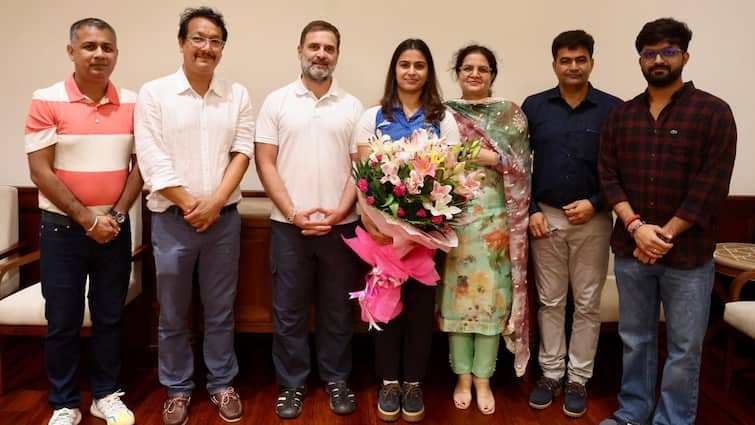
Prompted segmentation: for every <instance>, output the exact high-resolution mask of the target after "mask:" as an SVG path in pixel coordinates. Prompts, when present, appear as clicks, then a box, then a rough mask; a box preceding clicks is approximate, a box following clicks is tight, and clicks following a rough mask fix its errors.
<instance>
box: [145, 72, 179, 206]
mask: <svg viewBox="0 0 755 425" xmlns="http://www.w3.org/2000/svg"><path fill="white" fill-rule="evenodd" d="M161 118H162V117H161V111H160V105H159V104H158V102H157V101H156V99H155V96H154V93H152V91H151V90H150V87H149V86H144V87H142V89H141V90H140V91H139V96H138V97H137V100H136V107H135V109H134V141H135V144H136V157H137V159H138V161H139V168H140V170H141V173H142V177H143V178H144V182H145V183H146V185H147V187H149V188H150V190H151V191H153V192H156V191H159V190H162V189H165V188H167V187H176V186H185V184H184V183H183V182H182V181H181V179H180V178H179V177H178V175H177V174H176V173H175V171H174V168H173V161H172V160H171V157H170V156H169V155H168V153H167V152H166V151H165V141H164V139H163V128H162V119H161Z"/></svg>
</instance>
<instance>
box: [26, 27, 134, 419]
mask: <svg viewBox="0 0 755 425" xmlns="http://www.w3.org/2000/svg"><path fill="white" fill-rule="evenodd" d="M67 50H68V56H69V58H70V59H71V62H73V64H74V72H73V74H72V75H71V76H69V77H68V78H67V79H66V80H65V81H61V82H59V83H56V84H54V85H52V86H50V87H47V88H44V89H41V90H37V91H36V92H34V96H33V98H32V102H31V107H30V108H29V114H28V116H27V119H26V129H25V145H26V152H27V154H28V159H29V171H30V173H31V179H32V181H33V182H34V184H35V185H36V186H37V188H38V189H39V208H40V209H41V210H42V213H41V215H42V221H41V226H40V251H41V259H40V274H41V280H42V295H43V296H44V297H45V299H46V300H47V301H48V302H47V303H46V306H45V317H46V318H47V323H48V328H47V329H48V330H47V338H46V339H45V357H46V362H45V363H46V367H47V377H48V380H49V381H50V396H49V403H50V405H51V406H52V408H53V409H54V412H53V415H52V417H51V418H50V422H49V424H51V425H52V424H54V425H69V424H74V425H75V424H78V423H79V422H80V421H81V412H80V411H79V405H80V404H81V402H82V400H81V393H80V392H79V388H78V381H79V378H78V370H79V354H80V353H79V346H80V342H79V329H80V327H81V323H82V320H83V317H84V302H85V296H86V297H87V298H88V300H87V301H88V302H89V307H90V312H91V317H92V365H91V370H90V380H91V391H92V398H93V401H92V405H91V407H90V413H91V414H92V415H93V416H95V417H98V418H101V419H103V420H105V421H106V422H107V424H108V425H131V424H133V423H134V415H133V413H132V412H131V411H130V410H129V409H128V408H127V407H126V406H125V405H124V404H123V402H122V401H121V400H120V397H121V396H122V395H123V392H122V390H121V387H120V381H119V376H120V369H121V315H122V311H123V304H124V302H125V300H126V292H127V290H128V284H129V274H130V268H131V267H130V258H131V232H130V226H129V222H128V220H129V219H128V210H129V208H130V207H131V204H132V203H133V202H134V200H135V199H136V197H137V196H139V193H140V191H141V188H142V177H141V174H140V173H139V169H138V167H137V164H136V157H135V155H134V154H133V152H134V136H133V129H134V125H133V112H134V103H135V100H136V95H135V93H134V92H131V91H128V90H123V89H121V90H119V89H117V88H116V87H115V86H114V85H113V84H112V83H111V82H110V75H111V74H112V72H113V69H114V68H115V64H116V61H117V59H118V48H117V44H116V35H115V30H114V29H113V28H112V27H111V26H110V25H109V24H108V23H107V22H105V21H103V20H101V19H98V18H86V19H82V20H79V21H77V22H74V23H73V25H71V29H70V43H69V44H68V46H67ZM87 280H88V282H89V292H88V294H85V288H86V284H87Z"/></svg>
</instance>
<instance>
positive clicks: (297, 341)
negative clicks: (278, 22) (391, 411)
mask: <svg viewBox="0 0 755 425" xmlns="http://www.w3.org/2000/svg"><path fill="white" fill-rule="evenodd" d="M340 41H341V39H340V33H339V32H338V29H337V28H336V27H335V26H333V25H332V24H330V23H328V22H325V21H313V22H310V23H309V24H307V25H306V26H305V27H304V29H303V30H302V32H301V37H300V39H299V46H298V48H297V51H298V55H299V60H300V62H301V75H300V77H299V78H297V79H296V81H294V82H293V83H291V84H289V85H287V86H284V87H282V88H280V89H278V90H276V91H274V92H273V93H271V94H270V95H269V96H268V97H267V99H266V100H265V102H264V104H263V105H262V108H261V110H260V113H259V116H258V117H257V132H256V137H255V159H256V165H257V172H258V174H259V176H260V180H261V181H262V184H263V186H264V187H265V191H266V192H267V194H268V196H269V197H270V198H271V199H272V201H273V203H274V208H273V212H272V215H271V217H270V218H271V220H272V240H271V248H270V254H271V269H272V270H271V271H272V276H273V363H274V364H275V370H276V377H277V380H278V383H279V384H280V386H281V390H280V396H279V398H278V401H277V404H276V406H275V412H276V413H277V414H278V416H279V417H281V418H284V419H289V418H295V417H297V416H299V414H301V410H302V403H303V399H304V384H305V382H306V379H307V375H309V371H310V364H309V363H310V362H309V359H310V355H309V343H308V332H307V328H308V326H307V311H308V307H309V303H310V299H309V295H310V293H311V292H312V289H313V288H314V294H315V298H316V311H317V320H316V341H315V342H316V345H317V347H316V349H317V361H318V366H319V368H318V369H319V372H320V378H321V379H322V380H323V381H324V382H326V392H327V393H328V395H329V397H330V408H331V409H332V410H333V411H334V412H335V413H337V414H340V415H347V414H350V413H352V412H353V411H354V409H355V408H356V399H355V398H354V394H353V392H352V391H351V390H350V389H349V387H348V386H347V384H346V380H347V379H348V376H349V373H350V372H351V336H352V332H353V323H352V321H353V320H352V313H351V302H350V301H349V295H348V293H349V291H350V290H353V289H354V282H355V281H356V278H357V273H358V267H359V259H358V258H357V257H356V255H355V254H354V253H353V252H352V251H351V250H350V249H349V248H348V247H347V246H346V244H345V243H343V241H342V239H341V236H346V237H351V236H353V234H354V229H355V227H356V222H357V215H356V212H355V207H354V203H355V200H356V192H355V190H354V188H353V185H352V183H351V164H352V160H354V159H356V151H357V149H356V144H355V143H353V142H352V139H353V137H352V132H353V130H354V127H355V125H356V123H357V122H358V120H359V117H360V115H361V113H362V104H361V103H360V102H359V100H357V99H356V98H355V97H354V96H352V95H350V94H348V93H346V92H345V91H344V90H342V89H341V88H339V87H338V85H337V84H336V82H335V80H334V79H333V71H334V70H335V67H336V63H337V61H338V54H339V48H340Z"/></svg>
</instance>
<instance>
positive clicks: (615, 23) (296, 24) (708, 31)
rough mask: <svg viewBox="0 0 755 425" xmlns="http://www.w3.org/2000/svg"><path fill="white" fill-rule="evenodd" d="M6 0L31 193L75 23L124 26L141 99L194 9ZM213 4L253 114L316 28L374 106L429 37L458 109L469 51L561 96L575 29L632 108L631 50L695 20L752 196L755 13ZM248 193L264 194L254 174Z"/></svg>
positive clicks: (11, 142)
mask: <svg viewBox="0 0 755 425" xmlns="http://www.w3.org/2000/svg"><path fill="white" fill-rule="evenodd" d="M2 1H3V3H5V4H4V7H3V10H4V11H5V12H3V13H2V14H0V28H2V30H1V31H2V36H3V37H2V40H3V48H2V52H3V56H4V57H5V60H4V62H5V65H4V66H3V67H2V71H0V72H2V78H0V84H2V94H3V101H2V102H0V128H1V129H2V138H0V161H2V162H1V163H0V164H1V166H0V184H11V185H30V184H31V181H30V180H29V175H28V170H27V166H26V156H25V154H24V150H23V125H24V119H25V114H26V110H27V108H28V105H29V100H30V96H31V93H32V91H33V90H35V89H36V88H40V87H43V86H47V85H49V84H52V83H54V82H55V81H58V80H61V79H63V78H64V77H66V76H67V75H68V73H70V72H71V70H72V65H71V63H70V62H69V61H68V58H67V56H66V52H65V45H66V42H67V31H68V27H69V25H70V24H71V23H72V22H73V21H75V20H77V19H80V18H82V17H87V16H96V17H101V18H103V19H105V20H107V21H108V22H110V24H112V25H113V26H114V27H115V29H116V31H117V32H118V45H119V48H120V57H119V61H118V66H117V67H116V71H115V73H114V75H113V80H114V81H115V82H116V83H118V84H119V85H122V86H124V87H128V88H131V89H134V90H138V88H139V87H140V86H141V85H142V84H143V83H145V82H146V81H148V80H151V79H154V78H156V77H159V76H162V75H164V74H167V73H171V72H174V71H175V70H176V69H178V67H179V65H180V61H181V57H180V56H179V52H178V47H177V42H176V32H177V24H178V15H179V13H180V12H181V10H182V9H183V8H184V7H185V6H187V2H185V1H175V0H160V1H145V0H130V1H110V0H101V1H98V2H89V1H80V0H71V1H68V2H60V1H42V0H27V1H21V2H11V1H9V0H2ZM206 3H207V4H208V5H209V6H213V7H216V8H218V9H219V10H221V11H222V12H223V13H224V14H225V16H226V20H227V25H228V29H229V34H230V35H229V42H228V45H227V47H226V49H225V52H224V56H223V60H222V63H221V65H220V66H219V68H218V72H219V73H220V74H222V75H223V76H225V77H227V78H230V79H233V80H237V81H239V82H241V83H243V84H244V85H246V86H247V87H248V88H249V90H250V93H251V95H252V102H253V104H254V107H255V109H258V108H259V106H260V104H261V103H262V101H263V100H264V98H265V96H266V95H267V94H268V93H269V92H270V91H271V90H273V89H275V88H277V87H279V86H281V85H283V84H286V83H288V82H289V81H292V80H293V79H294V78H295V77H296V76H297V74H298V69H299V68H298V62H297V58H296V45H297V44H298V37H299V32H300V31H301V28H302V27H303V26H304V25H305V24H306V23H307V22H309V21H310V20H312V19H318V18H321V19H326V20H328V21H331V22H332V23H334V24H335V25H336V26H338V27H339V29H340V30H341V34H342V46H341V57H340V61H339V64H338V69H337V71H336V76H337V78H338V79H339V84H340V85H341V86H343V87H345V88H346V89H348V90H349V91H351V92H352V93H353V94H354V95H356V96H357V97H358V98H360V99H361V100H362V102H364V104H365V105H370V104H373V103H375V101H376V100H377V99H378V98H379V96H380V93H381V91H382V85H383V81H384V78H385V71H386V68H387V66H388V61H389V59H390V55H391V53H392V51H393V48H394V47H395V46H396V44H398V42H400V41H401V40H403V39H405V38H407V37H419V38H423V39H424V40H425V41H427V43H428V44H429V45H430V47H431V49H432V51H433V55H434V57H435V61H436V66H437V67H438V68H439V77H440V80H441V82H442V88H443V91H444V94H445V95H446V97H449V98H450V97H456V96H458V95H459V90H458V89H457V87H456V84H455V83H454V82H453V80H452V79H451V75H450V73H449V72H447V69H448V67H449V66H450V57H451V55H452V53H453V52H454V50H455V49H457V48H459V47H461V46H462V45H463V44H464V43H466V42H469V41H477V42H480V43H483V44H485V45H488V46H490V47H492V48H493V49H494V50H495V51H496V52H497V54H498V57H499V70H500V75H499V77H498V81H497V82H496V84H495V86H494V89H495V92H496V94H497V95H500V96H503V97H506V98H509V99H511V100H513V101H515V102H517V103H521V102H522V100H523V99H524V98H525V97H526V96H527V95H528V94H531V93H534V92H536V91H540V90H543V89H546V88H549V87H552V86H554V85H555V78H554V76H553V73H552V71H551V57H550V43H551V40H552V39H553V37H554V36H555V35H556V34H557V33H558V32H560V31H562V30H566V29H576V28H583V29H585V30H586V31H588V32H589V33H591V34H592V35H593V36H594V37H595V40H596V50H595V62H596V65H595V69H594V71H593V75H592V82H593V83H594V84H595V86H597V87H599V88H601V89H604V90H606V91H609V92H612V93H614V94H616V95H617V96H619V97H622V98H624V99H628V98H630V97H632V96H634V95H635V94H637V93H638V92H640V91H641V90H643V89H644V87H645V83H644V79H643V78H642V75H641V73H640V70H639V66H638V64H637V55H636V52H635V51H634V47H633V46H634V38H635V36H636V35H637V32H638V31H639V30H640V28H641V27H642V25H643V23H645V22H647V21H649V20H652V19H655V18H658V17H662V16H673V17H675V18H677V19H680V20H683V21H686V22H687V23H688V24H689V26H690V27H691V29H692V31H693V33H694V35H693V38H692V43H691V45H690V54H691V59H690V62H689V64H688V65H687V67H686V68H685V73H684V77H685V79H688V80H690V79H691V80H693V81H694V82H695V84H696V85H697V86H698V87H700V88H702V89H704V90H706V91H709V92H712V93H714V94H716V95H718V96H720V97H722V98H723V99H725V100H726V101H727V102H729V104H730V105H731V106H732V109H733V110H734V114H735V117H736V118H737V122H738V127H739V146H738V154H737V162H736V166H735V171H734V179H733V182H732V188H731V193H732V194H742V195H755V167H752V166H749V167H748V166H747V164H746V163H745V159H747V158H749V159H753V158H755V146H754V145H753V139H755V124H753V122H754V121H755V120H753V116H755V90H753V84H752V81H751V78H752V76H753V75H755V55H753V53H752V52H753V41H755V28H754V27H753V24H752V22H753V18H755V3H754V2H751V1H749V0H719V1H718V2H710V1H705V2H703V1H699V0H693V1H682V0H667V1H662V2H661V1H657V0H635V1H631V2H618V1H607V0H574V1H571V2H560V1H546V0H527V1H521V2H511V1H502V0H478V1H474V2H440V1H429V0H420V1H414V2H409V1H395V0H384V1H369V2H367V1H362V0H353V1H342V0H310V1H307V2H299V1H293V0H275V1H270V2H261V1H256V2H246V1H230V0H226V1H207V2H206ZM439 5H443V6H439ZM242 187H243V188H244V189H260V188H261V186H260V184H259V180H258V179H257V176H256V174H255V172H254V170H253V169H250V171H249V172H248V173H247V175H246V177H245V178H244V181H243V183H242Z"/></svg>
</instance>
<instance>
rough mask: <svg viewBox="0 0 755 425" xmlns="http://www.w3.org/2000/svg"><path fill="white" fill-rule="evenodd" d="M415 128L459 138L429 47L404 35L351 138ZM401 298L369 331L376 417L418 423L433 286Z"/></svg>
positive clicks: (396, 134) (412, 287)
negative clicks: (394, 311)
mask: <svg viewBox="0 0 755 425" xmlns="http://www.w3.org/2000/svg"><path fill="white" fill-rule="evenodd" d="M420 129H426V130H432V131H433V132H435V134H436V135H438V136H439V137H446V141H447V142H448V143H458V142H459V130H458V128H457V126H456V122H455V120H454V118H453V116H452V114H451V113H450V112H446V108H445V106H444V105H443V100H442V98H441V94H440V90H439V88H438V78H437V76H436V74H435V64H434V63H433V57H432V55H431V54H430V49H429V48H428V47H427V44H425V42H424V41H422V40H419V39H407V40H404V41H402V42H401V43H400V44H399V45H398V46H397V47H396V50H395V51H394V52H393V57H392V58H391V64H390V66H389V67H388V75H387V76H386V79H385V91H384V93H383V98H382V99H381V100H380V105H379V106H375V107H372V108H369V109H368V110H367V111H365V113H364V114H363V115H362V119H361V120H360V123H359V124H358V126H357V129H356V131H355V138H356V140H357V142H363V141H366V140H367V139H368V138H369V137H370V136H374V135H375V133H376V131H377V130H380V132H381V133H382V134H387V135H390V136H391V139H393V140H398V139H400V138H401V137H408V136H411V135H412V133H413V132H414V131H416V130H420ZM362 223H363V224H364V226H365V228H366V229H367V231H368V232H369V233H370V235H371V236H372V237H373V238H374V239H375V241H377V242H379V243H382V244H389V243H391V240H390V238H389V237H386V236H385V235H383V234H381V233H380V232H379V231H378V230H377V229H376V228H375V227H374V225H373V224H372V223H371V222H370V221H369V219H366V217H365V215H362ZM401 301H402V302H403V304H404V309H403V311H402V312H401V314H400V315H399V316H398V317H396V318H395V319H393V320H391V321H390V322H389V323H388V324H386V325H385V326H384V327H383V330H382V331H378V332H377V333H375V372H376V374H377V376H378V378H380V379H381V380H382V382H381V385H380V390H379V393H378V417H379V418H380V419H381V420H383V421H395V420H397V419H398V418H399V416H402V417H403V419H404V420H405V421H407V422H418V421H421V420H422V419H423V418H424V415H425V408H424V401H423V397H422V385H421V384H422V380H423V379H424V377H425V371H426V369H427V361H428V357H429V355H430V345H431V341H432V333H433V329H434V316H433V315H434V307H435V286H426V285H423V284H421V283H419V282H417V281H415V280H414V279H409V280H408V281H406V282H405V283H404V284H403V285H402V287H401ZM401 372H403V374H402V375H399V374H400V373H401Z"/></svg>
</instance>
